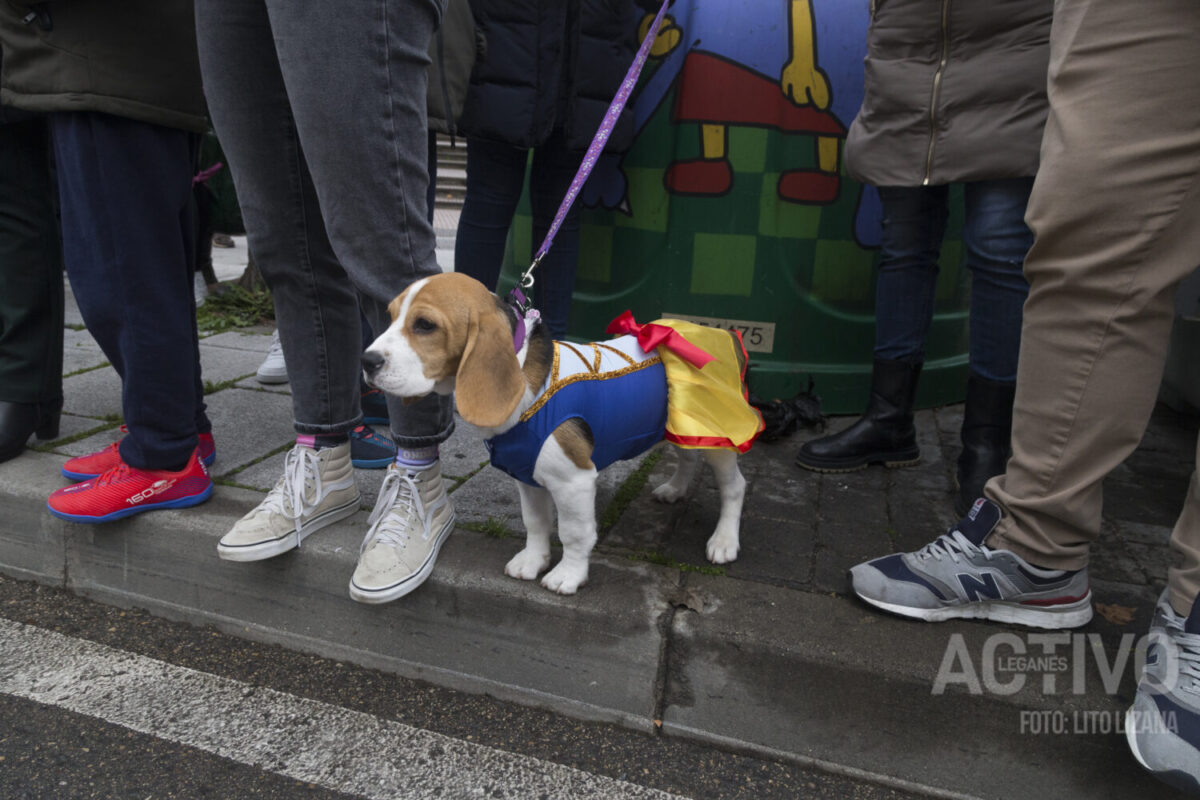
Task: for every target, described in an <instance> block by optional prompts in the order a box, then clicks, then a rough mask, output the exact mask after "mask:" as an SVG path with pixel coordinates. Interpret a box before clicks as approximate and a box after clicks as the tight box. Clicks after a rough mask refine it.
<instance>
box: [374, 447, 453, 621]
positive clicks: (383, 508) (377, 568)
mask: <svg viewBox="0 0 1200 800" xmlns="http://www.w3.org/2000/svg"><path fill="white" fill-rule="evenodd" d="M368 522H369V523H370V525H371V527H370V529H369V530H368V531H367V536H366V538H365V539H364V540H363V544H362V550H361V551H360V552H359V555H358V566H357V567H356V568H355V569H354V577H352V578H351V579H350V597H351V598H353V599H355V600H357V601H358V602H360V603H386V602H388V601H389V600H395V599H396V598H398V597H403V596H404V595H406V594H408V593H409V592H411V591H412V590H413V589H416V588H417V587H418V586H420V585H421V584H422V583H424V582H425V579H426V578H428V577H429V573H430V572H432V571H433V564H434V562H435V561H436V560H437V556H438V552H439V551H440V550H441V549H442V543H443V542H444V541H446V537H447V536H449V535H450V531H452V530H453V529H454V507H453V506H451V505H450V501H449V499H448V498H447V497H446V487H445V485H444V484H443V482H442V469H441V466H440V464H439V462H436V461H435V462H434V463H433V464H432V465H431V466H428V467H426V468H425V469H423V470H416V469H406V468H404V467H400V466H398V465H396V464H392V465H391V466H390V467H388V472H387V475H386V476H385V477H384V479H383V485H382V486H381V487H380V489H379V500H378V501H377V502H376V503H375V510H374V511H372V512H371V517H370V519H369V520H368Z"/></svg>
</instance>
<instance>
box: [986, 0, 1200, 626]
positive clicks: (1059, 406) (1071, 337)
mask: <svg viewBox="0 0 1200 800" xmlns="http://www.w3.org/2000/svg"><path fill="white" fill-rule="evenodd" d="M1198 76H1200V4H1198V3H1197V2H1196V0H1139V2H1128V0H1058V2H1057V3H1056V4H1055V11H1054V25H1053V29H1052V32H1051V42H1050V80H1049V96H1050V118H1049V120H1048V121H1047V123H1046V133H1045V138H1044V139H1043V141H1042V156H1041V168H1040V171H1039V172H1038V176H1037V180H1036V182H1035V183H1034V187H1033V194H1032V196H1031V198H1030V201H1029V210H1028V213H1027V215H1026V221H1027V222H1028V223H1029V227H1030V228H1031V229H1032V230H1033V232H1034V234H1035V237H1036V239H1035V242H1034V245H1033V248H1032V249H1031V250H1030V251H1029V255H1028V257H1027V258H1026V260H1025V274H1026V277H1027V278H1028V279H1029V285H1030V291H1029V299H1028V301H1027V302H1026V304H1025V312H1024V324H1023V327H1022V330H1021V353H1020V358H1019V364H1018V367H1017V396H1016V404H1015V408H1014V411H1013V433H1012V444H1013V456H1012V459H1011V460H1010V461H1009V463H1008V468H1007V471H1006V472H1005V474H1004V475H1002V476H997V477H996V478H993V479H992V480H991V481H990V482H989V483H988V485H987V487H986V490H985V493H986V494H987V496H988V497H990V498H991V499H992V500H995V501H996V502H998V503H999V504H1000V505H1001V506H1002V507H1003V508H1004V510H1005V511H1006V512H1007V513H1006V514H1005V516H1004V519H1003V520H1001V523H1000V526H999V528H998V529H997V532H995V533H993V535H992V536H991V538H990V540H989V542H988V543H989V545H992V546H998V547H1003V548H1007V549H1009V550H1012V551H1013V552H1015V553H1017V554H1018V555H1020V556H1022V557H1023V558H1025V559H1027V560H1029V561H1031V562H1033V563H1034V564H1038V565H1041V566H1044V567H1051V568H1060V569H1078V568H1080V567H1083V566H1084V565H1086V563H1087V556H1088V549H1089V546H1090V545H1091V543H1092V542H1093V541H1094V540H1095V539H1096V537H1097V535H1098V534H1099V531H1100V513H1101V504H1102V497H1101V481H1102V480H1103V479H1104V476H1105V475H1107V474H1108V473H1109V472H1110V471H1111V470H1112V469H1113V468H1114V467H1116V466H1117V465H1119V464H1120V463H1121V462H1122V461H1123V460H1124V459H1125V458H1126V457H1127V456H1128V455H1129V454H1130V453H1132V452H1133V450H1134V449H1135V448H1136V447H1137V445H1138V443H1139V442H1140V441H1141V438H1142V434H1143V433H1144V431H1145V428H1146V424H1147V422H1148V420H1149V418H1150V413H1151V411H1152V410H1153V408H1154V403H1155V400H1156V398H1157V395H1158V388H1159V383H1160V382H1161V380H1162V373H1163V364H1164V361H1165V359H1166V352H1167V343H1168V340H1169V337H1170V333H1171V325H1172V320H1173V313H1174V310H1173V309H1174V306H1173V295H1174V292H1175V289H1176V287H1177V286H1178V284H1179V282H1180V281H1181V280H1183V278H1185V277H1187V276H1188V275H1189V274H1190V273H1191V272H1192V271H1193V270H1194V269H1195V268H1196V265H1197V263H1200V77H1198ZM1198 458H1200V453H1198ZM1171 545H1172V548H1173V549H1174V550H1175V551H1176V552H1177V553H1178V554H1179V556H1180V557H1181V561H1180V564H1179V566H1178V567H1176V568H1174V569H1172V570H1171V574H1170V587H1171V601H1172V604H1173V606H1174V607H1175V610H1176V611H1177V612H1179V613H1181V614H1186V613H1188V612H1189V611H1190V610H1191V606H1192V602H1193V599H1194V598H1195V596H1196V594H1197V591H1198V590H1200V483H1198V482H1197V478H1196V476H1195V475H1194V474H1193V476H1192V482H1191V486H1190V488H1189V490H1188V496H1187V499H1186V501H1185V503H1184V508H1183V512H1182V514H1181V515H1180V517H1179V521H1178V523H1177V524H1176V526H1175V530H1174V533H1173V535H1172V541H1171Z"/></svg>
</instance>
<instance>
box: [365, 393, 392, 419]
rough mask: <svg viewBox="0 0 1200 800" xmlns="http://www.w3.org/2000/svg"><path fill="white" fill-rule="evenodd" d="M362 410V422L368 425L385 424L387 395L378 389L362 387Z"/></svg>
mask: <svg viewBox="0 0 1200 800" xmlns="http://www.w3.org/2000/svg"><path fill="white" fill-rule="evenodd" d="M362 412H363V422H365V423H367V424H368V425H387V424H388V407H387V395H385V394H384V393H383V392H381V391H380V390H378V389H363V391H362Z"/></svg>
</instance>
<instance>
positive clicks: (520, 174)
mask: <svg viewBox="0 0 1200 800" xmlns="http://www.w3.org/2000/svg"><path fill="white" fill-rule="evenodd" d="M528 156H529V151H527V150H525V149H523V148H519V147H510V146H509V145H506V144H501V143H499V142H489V141H488V140H486V139H475V138H471V139H468V140H467V196H466V199H465V200H464V201H463V207H462V214H461V215H460V216H459V218H458V234H457V238H456V239H455V243H454V271H455V272H461V273H463V274H464V275H470V276H471V277H472V278H475V279H476V280H478V281H479V282H480V283H482V284H483V285H484V286H486V287H488V289H490V290H491V291H495V290H496V284H497V282H499V280H500V267H501V266H502V265H503V262H504V244H505V242H506V241H507V240H508V229H509V228H510V227H511V226H512V220H513V214H514V212H516V210H517V201H519V200H520V199H521V188H522V187H523V186H524V185H525V165H526V162H527V161H528ZM535 246H536V245H535Z"/></svg>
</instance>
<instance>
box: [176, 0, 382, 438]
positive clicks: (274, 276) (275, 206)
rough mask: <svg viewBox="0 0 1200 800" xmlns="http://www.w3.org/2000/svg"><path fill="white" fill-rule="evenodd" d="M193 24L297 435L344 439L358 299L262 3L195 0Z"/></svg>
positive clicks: (349, 417)
mask: <svg viewBox="0 0 1200 800" xmlns="http://www.w3.org/2000/svg"><path fill="white" fill-rule="evenodd" d="M196 31H197V42H198V45H199V50H200V65H201V70H202V73H203V75H204V83H205V92H206V95H207V98H208V104H209V110H210V113H211V114H212V118H213V123H214V126H215V128H216V130H217V132H218V134H219V136H220V139H221V143H222V146H223V149H224V152H225V156H226V157H227V158H228V159H229V162H230V168H231V170H232V174H233V176H234V182H235V184H236V187H237V195H238V199H239V202H240V204H241V208H242V217H243V219H244V220H245V223H246V235H247V240H248V246H249V249H250V250H251V251H252V252H253V253H254V260H255V264H256V265H257V266H258V269H259V271H260V272H261V273H262V276H263V279H264V280H265V281H266V283H267V285H268V286H269V287H270V289H271V294H272V298H273V299H274V302H275V320H276V326H277V330H278V333H279V339H280V342H281V343H282V345H283V352H284V353H285V354H286V357H287V365H288V367H289V369H288V371H287V377H288V378H289V379H290V381H291V387H292V407H293V414H294V417H295V420H294V424H295V428H296V432H297V433H299V434H302V435H311V436H316V435H323V436H346V435H348V434H349V432H350V431H351V430H353V429H354V428H355V427H356V426H357V425H358V424H359V423H360V422H361V413H360V411H359V407H358V391H357V389H358V372H359V370H358V356H359V352H360V345H361V339H360V332H359V325H358V298H357V294H356V292H355V289H354V286H353V284H352V283H351V282H350V280H349V278H348V277H347V275H346V272H345V270H343V269H342V267H341V265H340V264H339V262H338V260H337V258H336V257H335V255H334V252H333V248H332V247H331V245H330V242H329V239H328V237H327V235H326V232H325V224H324V220H323V218H322V214H321V206H320V203H319V202H318V200H317V194H316V190H315V188H314V187H313V183H312V178H311V176H310V173H309V170H308V165H307V162H306V159H305V153H304V151H303V150H302V148H301V144H300V140H299V136H298V134H297V131H296V126H295V122H294V120H293V118H292V111H291V106H290V103H289V100H288V96H287V90H286V88H285V86H284V82H283V76H282V73H281V72H280V67H279V60H278V57H277V56H276V54H275V50H274V46H273V44H274V37H273V33H272V30H271V27H270V21H269V19H268V15H267V10H266V6H265V3H264V2H262V0H250V2H240V1H238V0H200V2H198V3H197V4H196ZM350 149H353V148H350Z"/></svg>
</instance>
